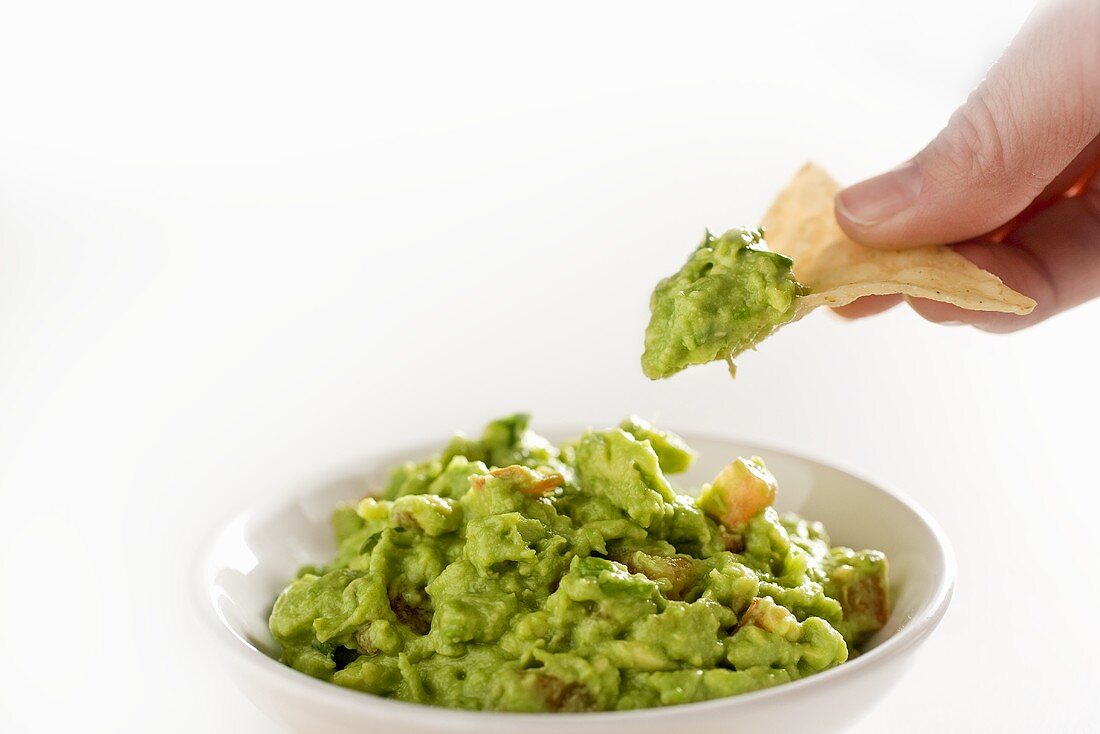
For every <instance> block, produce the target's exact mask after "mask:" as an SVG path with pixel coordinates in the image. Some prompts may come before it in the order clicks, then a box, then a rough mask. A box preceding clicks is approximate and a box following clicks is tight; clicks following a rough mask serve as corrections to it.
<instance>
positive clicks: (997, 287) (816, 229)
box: [764, 163, 1035, 318]
mask: <svg viewBox="0 0 1100 734" xmlns="http://www.w3.org/2000/svg"><path fill="white" fill-rule="evenodd" d="M839 191H840V185H839V184H837V182H836V181H834V180H833V179H832V177H831V176H829V174H828V173H826V172H825V171H824V170H823V169H822V168H821V167H819V166H817V165H815V164H813V163H807V164H806V165H805V166H803V167H802V170H800V171H799V172H798V174H797V175H795V177H794V179H793V180H792V181H791V182H790V184H788V185H787V188H785V189H784V190H783V191H782V192H781V193H780V194H779V196H778V197H777V198H776V200H775V201H774V202H773V203H772V205H771V208H769V209H768V213H767V214H765V215H764V227H765V229H766V235H765V236H766V238H767V242H768V246H769V247H770V249H772V250H774V251H775V252H781V253H783V254H784V255H786V256H787V257H789V258H791V259H792V260H793V261H794V275H795V277H796V278H798V280H799V282H801V283H802V284H804V285H806V286H809V288H810V290H811V292H810V293H809V294H808V295H806V296H803V297H802V298H801V299H800V301H799V305H798V315H797V316H796V318H801V317H802V316H805V315H806V314H807V313H809V312H810V311H812V310H813V309H815V308H817V307H818V306H843V305H845V304H847V303H851V302H852V301H854V300H856V299H857V298H860V297H862V296H876V295H890V294H892V293H902V294H905V295H907V296H914V297H916V298H928V299H931V300H933V301H943V302H944V303H951V304H954V305H956V306H959V307H961V308H965V309H969V310H971V311H1002V312H1004V313H1014V314H1021V315H1022V314H1027V313H1031V310H1032V309H1033V308H1035V301H1033V300H1031V299H1030V298H1028V297H1027V296H1025V295H1022V294H1020V293H1017V292H1016V291H1014V290H1012V289H1011V288H1009V287H1008V286H1006V285H1005V284H1004V283H1002V282H1001V279H1000V278H998V277H997V276H996V275H993V274H992V273H989V272H986V271H985V270H982V269H981V268H979V267H978V266H977V265H975V264H974V263H972V262H970V261H969V260H967V259H966V258H965V257H963V256H962V255H960V254H958V253H957V252H955V251H954V250H952V249H951V248H950V247H946V246H944V245H934V246H930V247H914V248H909V249H902V250H882V249H875V248H870V247H864V246H863V245H858V244H856V243H855V242H853V241H852V240H851V239H849V238H848V236H847V235H846V234H844V231H843V230H842V229H841V228H840V225H838V224H837V223H836V217H835V216H834V214H833V201H834V200H835V198H836V195H837V193H838V192H839Z"/></svg>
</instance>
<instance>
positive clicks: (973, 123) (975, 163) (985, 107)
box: [939, 87, 1017, 184]
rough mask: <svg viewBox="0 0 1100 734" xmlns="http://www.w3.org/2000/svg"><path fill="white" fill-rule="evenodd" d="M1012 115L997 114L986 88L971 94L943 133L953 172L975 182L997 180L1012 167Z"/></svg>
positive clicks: (944, 149) (943, 145)
mask: <svg viewBox="0 0 1100 734" xmlns="http://www.w3.org/2000/svg"><path fill="white" fill-rule="evenodd" d="M1010 120H1011V117H1010V116H1006V115H998V114H996V113H995V111H994V107H993V104H992V101H991V100H990V99H989V95H988V93H987V92H986V91H985V89H984V87H979V88H978V89H977V90H976V91H974V92H973V93H971V95H970V97H969V98H968V99H967V101H966V104H964V105H963V106H962V107H960V108H959V110H958V111H957V112H955V114H954V115H953V116H952V117H951V121H950V122H949V123H948V125H947V128H946V130H944V132H943V134H942V135H941V136H940V140H939V142H940V144H941V145H940V151H939V152H940V153H941V155H942V156H943V158H944V159H946V163H947V165H948V167H949V168H950V169H951V172H952V174H953V175H956V176H958V177H960V178H962V179H965V180H966V181H968V182H971V183H975V184H990V183H994V182H996V181H997V180H999V179H1000V178H1001V177H1003V175H1004V173H1005V172H1006V171H1008V170H1012V169H1013V168H1014V167H1015V165H1016V163H1017V162H1016V161H1015V160H1014V159H1013V158H1014V152H1013V146H1012V144H1011V143H1012V139H1011V138H1012V131H1011V129H1010V125H1011V122H1010Z"/></svg>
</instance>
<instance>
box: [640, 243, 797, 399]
mask: <svg viewBox="0 0 1100 734" xmlns="http://www.w3.org/2000/svg"><path fill="white" fill-rule="evenodd" d="M805 292H806V289H805V288H803V287H802V286H801V285H799V283H798V282H797V281H795V279H794V277H793V276H792V275H791V260H790V258H788V257H786V256H785V255H780V254H779V253H777V252H771V251H770V250H768V249H767V245H766V243H765V242H764V231H763V230H761V229H748V228H739V229H731V230H730V231H728V232H726V233H725V234H724V235H722V236H721V237H715V236H714V235H712V234H711V233H710V232H707V233H706V234H705V235H704V237H703V241H702V242H701V243H699V246H698V247H697V248H696V249H695V252H693V253H692V255H691V257H690V258H688V261H687V262H686V263H685V264H684V266H683V267H682V268H680V270H679V272H677V273H676V274H675V275H673V276H671V277H668V278H665V279H664V280H662V281H661V282H660V283H658V284H657V288H656V289H655V290H654V291H653V296H652V299H651V301H650V309H651V311H652V315H651V316H650V320H649V326H648V327H646V331H645V352H644V353H643V354H642V371H643V372H645V374H646V377H649V378H650V379H651V380H657V379H660V378H662V377H669V376H670V375H673V374H675V373H677V372H679V371H680V370H682V369H684V368H685V367H690V366H691V365H693V364H704V363H706V362H713V361H715V360H718V359H732V358H733V357H734V356H736V355H737V354H739V353H741V352H743V351H745V350H746V349H750V348H752V347H754V346H755V345H756V344H757V343H759V342H760V341H761V340H762V339H764V338H765V337H766V336H768V335H769V334H771V333H772V331H774V330H775V328H776V327H778V326H781V325H782V324H785V323H787V322H788V321H791V320H792V319H793V318H794V316H795V301H796V300H797V297H798V296H800V295H803V294H804V293H805Z"/></svg>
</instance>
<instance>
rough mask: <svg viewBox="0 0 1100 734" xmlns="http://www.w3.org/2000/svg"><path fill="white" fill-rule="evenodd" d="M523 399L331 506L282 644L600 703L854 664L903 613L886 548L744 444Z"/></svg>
mask: <svg viewBox="0 0 1100 734" xmlns="http://www.w3.org/2000/svg"><path fill="white" fill-rule="evenodd" d="M527 425H528V417H527V416H526V415H514V416H510V417H507V418H502V419H500V420H496V421H493V422H492V423H490V424H489V426H488V427H487V428H486V429H485V432H484V433H483V435H482V437H481V438H480V439H471V438H467V437H465V436H462V435H459V436H456V437H455V438H454V439H453V440H452V441H451V442H450V443H449V444H448V445H447V446H446V447H445V448H444V449H443V451H442V453H441V454H439V455H437V456H433V457H431V458H428V459H426V460H425V461H422V462H420V463H408V464H404V465H402V466H399V467H397V468H396V469H395V470H394V471H393V473H392V474H391V475H390V478H389V481H388V482H387V484H386V486H385V488H384V490H383V491H382V493H381V496H380V497H378V498H375V497H367V498H365V499H363V500H361V501H360V502H358V503H356V504H351V505H347V506H343V507H340V508H338V509H337V510H336V512H335V515H334V516H333V529H334V531H335V535H336V542H337V551H336V556H335V558H333V559H332V560H331V561H330V562H329V563H328V564H326V565H324V566H320V567H309V568H305V569H302V570H301V571H300V572H299V574H298V577H297V578H296V579H295V580H294V581H293V582H291V584H290V585H289V586H288V587H287V588H286V589H285V590H284V591H283V592H282V593H281V594H280V595H279V597H278V599H277V600H276V601H275V607H274V610H273V611H272V613H271V620H270V625H271V631H272V633H273V634H274V636H275V639H276V640H277V641H278V643H279V645H280V646H281V648H282V660H283V661H284V662H285V663H286V664H288V665H290V666H293V667H294V668H296V669H298V670H300V671H302V672H304V673H308V674H309V675H312V676H315V677H317V678H320V679H323V680H327V681H332V682H333V683H337V684H339V685H341V686H347V687H349V688H356V689H359V690H362V691H367V692H369V693H374V694H376V695H379V696H386V697H389V698H396V699H401V700H404V701H415V702H418V703H426V704H434V705H438V706H450V707H455V708H464V709H487V710H497V711H604V710H614V709H634V708H643V707H648V706H665V705H671V704H679V703H688V702H691V701H701V700H704V699H710V698H718V697H721V696H731V695H735V694H738V693H745V692H747V691H754V690H757V689H760V688H767V687H769V686H774V685H778V684H780V683H786V682H788V681H791V680H795V679H798V678H802V677H804V676H807V675H811V674H813V673H816V672H819V671H822V670H826V669H828V668H831V667H833V666H835V665H839V664H840V663H843V662H844V661H845V660H847V659H848V658H849V657H850V656H852V655H854V654H855V650H856V646H857V645H858V644H859V643H860V642H861V641H862V640H863V639H864V637H865V636H866V635H868V634H869V633H871V632H873V631H874V630H876V629H879V628H880V627H881V626H882V625H883V624H884V622H885V621H886V618H887V615H888V613H889V610H888V594H887V573H886V558H885V557H884V556H883V554H882V553H879V552H877V551H858V552H857V551H853V550H851V549H849V548H842V547H831V546H830V542H829V538H828V536H827V535H826V534H825V529H824V528H823V527H822V526H821V524H820V523H815V522H809V521H806V520H803V519H800V518H798V517H795V516H792V515H786V516H780V515H778V514H777V513H776V511H775V509H773V508H772V507H771V502H772V500H773V499H774V497H775V489H776V486H775V480H774V478H773V477H772V476H771V475H770V474H769V473H768V471H767V469H766V468H765V467H764V465H763V463H762V462H761V461H760V460H759V459H755V458H754V459H737V460H735V461H734V462H733V463H731V464H730V465H729V466H727V467H726V468H725V469H724V470H723V471H722V472H721V473H720V474H719V475H718V477H716V478H715V480H714V481H713V482H712V483H710V484H706V485H704V486H703V487H702V489H701V491H700V493H699V498H698V499H693V498H692V497H690V496H687V495H683V494H678V493H677V492H676V491H675V490H674V489H673V488H672V486H671V485H670V484H669V481H668V478H667V474H669V473H671V472H678V471H683V470H684V469H686V468H687V467H688V466H689V465H690V464H691V461H692V459H693V458H694V453H693V452H692V451H691V449H690V448H688V447H687V446H686V445H685V444H684V442H683V441H682V440H681V439H680V438H679V437H677V436H675V435H672V434H670V433H665V432H663V431H659V430H657V429H655V428H653V427H652V426H650V425H648V424H646V423H644V422H643V421H641V420H638V419H637V418H631V419H628V420H627V421H624V422H623V424H622V425H621V426H620V427H618V428H612V429H609V430H605V431H595V430H590V431H588V432H587V433H585V434H584V435H583V436H581V437H580V438H579V439H577V440H576V441H573V442H570V443H567V444H564V445H562V446H560V447H554V446H553V445H551V444H550V443H549V442H548V441H546V440H545V439H543V438H542V437H540V436H538V435H536V434H535V433H533V432H532V431H530V430H528V428H527Z"/></svg>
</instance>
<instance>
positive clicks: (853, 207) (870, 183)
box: [836, 162, 922, 225]
mask: <svg viewBox="0 0 1100 734" xmlns="http://www.w3.org/2000/svg"><path fill="white" fill-rule="evenodd" d="M921 180H922V177H921V172H920V166H918V165H917V164H916V163H915V162H910V163H906V164H905V165H903V166H900V167H898V168H895V169H894V170H892V171H887V172H886V173H883V174H882V175H879V176H875V177H874V178H869V179H867V180H866V181H861V182H859V183H857V184H856V185H855V186H849V187H848V188H846V189H844V190H843V191H841V192H840V194H838V195H837V197H836V208H837V210H838V211H839V212H840V213H841V214H842V215H844V216H845V217H847V218H848V219H850V220H852V221H853V222H855V223H857V224H863V225H871V224H879V223H880V222H884V221H886V220H887V219H889V218H890V217H892V216H894V215H895V214H897V213H898V212H900V211H902V210H903V209H905V208H907V207H908V206H909V205H910V204H912V203H913V202H914V201H916V200H917V196H918V195H919V194H920V189H921Z"/></svg>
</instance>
